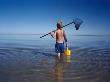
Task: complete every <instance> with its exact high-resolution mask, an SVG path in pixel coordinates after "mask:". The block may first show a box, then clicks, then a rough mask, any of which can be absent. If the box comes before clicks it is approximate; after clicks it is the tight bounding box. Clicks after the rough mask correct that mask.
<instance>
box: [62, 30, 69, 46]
mask: <svg viewBox="0 0 110 82" xmlns="http://www.w3.org/2000/svg"><path fill="white" fill-rule="evenodd" d="M63 36H64V40H65V44H66V48H68V44H67V37H66V33H65V31H63Z"/></svg>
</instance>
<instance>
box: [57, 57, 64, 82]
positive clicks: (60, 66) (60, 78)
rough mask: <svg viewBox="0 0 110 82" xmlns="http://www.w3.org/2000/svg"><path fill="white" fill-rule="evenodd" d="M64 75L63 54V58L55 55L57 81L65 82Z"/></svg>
mask: <svg viewBox="0 0 110 82" xmlns="http://www.w3.org/2000/svg"><path fill="white" fill-rule="evenodd" d="M63 77H64V63H63V56H62V57H61V59H59V58H58V57H55V80H56V82H63Z"/></svg>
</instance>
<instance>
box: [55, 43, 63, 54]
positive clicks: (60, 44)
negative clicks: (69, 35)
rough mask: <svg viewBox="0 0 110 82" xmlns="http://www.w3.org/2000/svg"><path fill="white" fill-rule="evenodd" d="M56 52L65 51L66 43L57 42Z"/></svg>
mask: <svg viewBox="0 0 110 82" xmlns="http://www.w3.org/2000/svg"><path fill="white" fill-rule="evenodd" d="M55 52H56V53H64V43H56V44H55Z"/></svg>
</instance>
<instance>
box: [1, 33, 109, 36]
mask: <svg viewBox="0 0 110 82" xmlns="http://www.w3.org/2000/svg"><path fill="white" fill-rule="evenodd" d="M0 35H45V33H41V34H40V33H38V34H37V33H33V34H32V33H0ZM68 35H73V36H107V35H108V36H110V34H68Z"/></svg>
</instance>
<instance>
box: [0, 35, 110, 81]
mask: <svg viewBox="0 0 110 82" xmlns="http://www.w3.org/2000/svg"><path fill="white" fill-rule="evenodd" d="M39 36H40V35H0V82H110V36H68V44H69V48H70V49H71V50H72V54H71V56H64V57H62V59H61V60H59V59H58V58H57V57H56V53H55V52H54V43H55V42H54V40H53V39H51V38H50V37H45V38H42V39H40V38H39Z"/></svg>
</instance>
